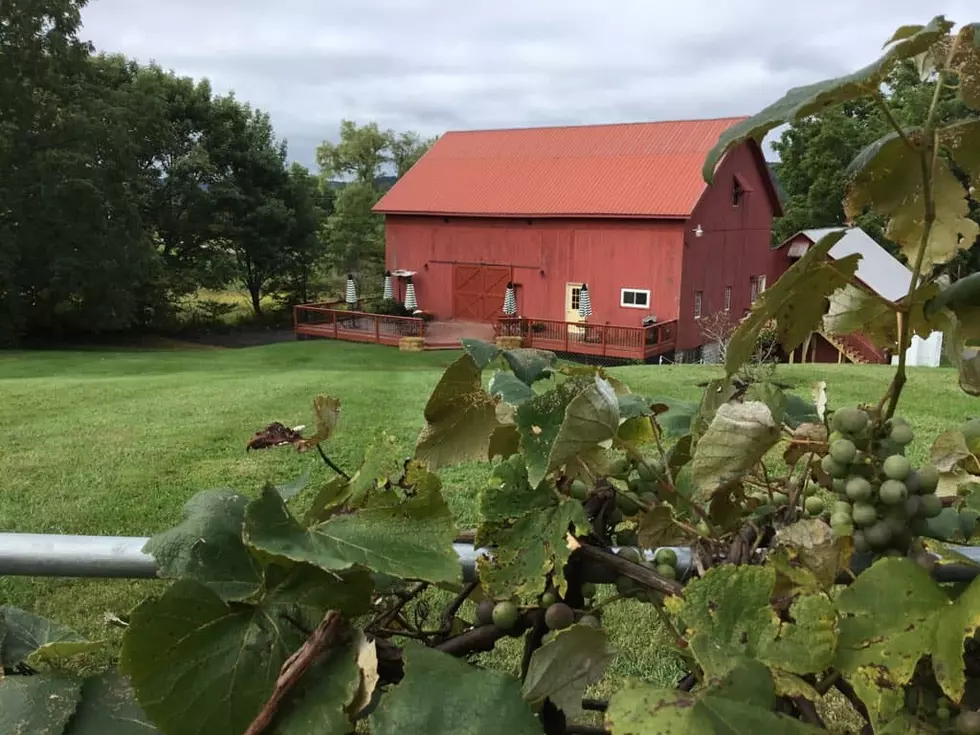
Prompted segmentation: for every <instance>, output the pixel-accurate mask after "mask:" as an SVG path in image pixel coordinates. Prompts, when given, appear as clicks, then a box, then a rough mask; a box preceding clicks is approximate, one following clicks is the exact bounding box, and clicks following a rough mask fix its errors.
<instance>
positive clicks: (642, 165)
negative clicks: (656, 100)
mask: <svg viewBox="0 0 980 735" xmlns="http://www.w3.org/2000/svg"><path fill="white" fill-rule="evenodd" d="M740 119H741V118H727V119H718V120H688V121H679V122H654V123H635V124H617V125H586V126H574V127H552V128H526V129H513V130H481V131H468V132H449V133H446V134H445V135H443V136H442V137H441V138H439V140H438V141H437V142H436V144H435V145H434V146H433V147H432V149H431V150H430V151H429V152H428V153H426V154H425V155H424V156H423V157H422V158H421V160H420V161H419V162H418V163H417V164H416V165H415V166H414V167H413V168H412V169H411V170H410V171H408V173H406V174H405V175H404V176H403V177H402V178H401V179H400V180H399V181H398V182H397V183H396V184H395V185H394V187H393V188H392V189H391V190H390V191H389V192H388V193H387V194H386V195H385V196H384V197H383V198H382V199H381V201H380V202H379V203H378V204H377V205H376V207H375V211H376V212H381V213H383V214H384V215H385V238H386V250H387V256H386V257H387V266H388V268H389V269H391V270H393V271H407V272H411V273H413V274H414V275H413V276H412V279H413V282H414V285H415V290H416V294H417V298H418V303H419V306H420V308H422V309H424V310H426V311H428V312H430V313H432V314H433V315H434V316H435V318H436V319H437V320H456V321H460V322H494V321H496V320H498V318H499V317H500V316H501V308H502V305H503V301H504V293H505V289H506V286H507V284H508V283H509V282H512V283H513V284H514V285H515V289H516V294H517V302H518V314H519V315H520V316H521V317H522V318H523V319H524V320H527V321H530V322H532V323H533V322H540V324H538V325H537V326H536V327H534V329H533V330H532V329H529V330H528V332H527V334H529V335H533V334H539V335H540V334H544V335H545V336H548V335H551V336H552V337H554V333H555V325H556V324H558V325H560V326H559V329H560V331H561V332H563V333H564V334H565V335H567V334H568V333H569V332H572V333H578V332H581V331H583V330H582V329H581V327H577V326H575V327H570V326H569V325H568V324H567V323H568V322H575V323H580V322H581V319H580V317H579V313H578V307H579V297H580V295H581V292H582V287H583V284H588V293H589V295H590V298H591V304H592V316H591V317H590V318H589V319H588V320H587V323H588V327H589V328H590V329H591V328H593V327H594V326H595V327H598V326H600V325H601V326H605V325H614V326H616V327H623V328H630V329H632V330H637V331H638V330H639V329H640V328H641V325H642V324H643V323H644V319H645V318H647V320H646V323H647V324H649V323H650V322H653V321H654V320H655V322H656V324H658V325H664V324H671V325H672V326H673V327H674V328H673V329H672V330H671V332H672V335H673V338H672V339H671V340H670V343H669V347H670V351H671V353H674V351H675V350H676V359H678V360H683V361H690V360H692V359H696V358H697V357H698V355H699V353H700V348H701V345H702V344H703V343H704V342H705V341H706V340H705V339H704V338H703V337H702V335H701V332H700V330H699V328H698V321H697V320H698V318H699V317H700V316H702V315H707V314H711V313H713V312H717V311H720V310H723V309H727V310H729V311H731V312H732V313H733V314H734V315H735V316H739V317H740V316H741V315H742V314H743V313H744V312H745V311H746V310H747V309H748V308H749V306H750V304H751V302H752V299H753V298H754V296H755V295H756V294H758V292H759V291H761V290H762V289H764V288H765V284H766V283H767V282H768V283H772V282H773V281H774V280H775V279H776V278H777V277H778V276H779V275H780V273H781V272H782V268H783V267H785V266H783V265H782V263H781V261H782V260H783V258H782V257H781V254H780V253H777V252H776V251H774V250H773V249H772V248H771V224H772V219H773V217H774V216H779V215H780V214H781V213H782V212H781V209H780V204H779V200H778V197H777V194H776V190H775V187H774V185H773V182H772V179H771V178H770V174H769V170H768V167H767V166H766V163H765V160H764V158H763V155H762V152H761V150H760V148H759V146H758V145H757V144H755V143H753V142H749V143H746V144H744V145H742V146H740V147H738V148H736V149H734V150H732V151H731V152H730V153H729V154H728V155H726V156H725V158H724V159H723V160H722V161H721V163H720V165H719V167H718V170H717V175H716V176H715V180H714V183H713V184H712V185H711V186H707V185H706V184H705V182H704V180H703V179H702V177H701V166H702V164H703V162H704V159H705V156H706V154H707V153H708V151H709V150H710V149H711V147H712V146H713V145H714V144H715V142H716V141H717V140H718V136H719V135H721V133H722V132H724V131H725V130H726V129H727V128H729V127H730V126H731V125H733V124H735V123H737V122H739V120H740ZM650 317H652V318H650ZM532 326H533V324H532ZM611 330H612V327H611V326H610V327H609V328H608V329H607V330H606V331H605V332H603V337H602V343H603V346H604V347H605V344H606V341H607V338H608V339H609V340H610V341H611V342H612V341H615V339H613V337H612V336H608V337H607V332H608V335H612V334H613V333H612V331H611ZM532 340H533V336H532ZM554 341H555V340H554V339H552V342H554ZM565 341H566V343H567V337H566V339H565ZM539 342H540V340H539ZM647 344H650V340H649V339H648V340H647ZM664 344H665V345H666V344H667V343H666V342H664ZM542 346H545V345H544V344H542ZM551 346H555V345H551ZM665 349H666V348H665ZM570 351H574V352H588V351H589V350H587V349H570ZM661 351H663V350H661ZM656 352H657V350H656V349H653V350H647V352H646V354H644V355H643V356H644V357H651V356H652V354H651V353H656ZM610 354H612V353H610ZM669 356H670V357H674V354H671V355H669Z"/></svg>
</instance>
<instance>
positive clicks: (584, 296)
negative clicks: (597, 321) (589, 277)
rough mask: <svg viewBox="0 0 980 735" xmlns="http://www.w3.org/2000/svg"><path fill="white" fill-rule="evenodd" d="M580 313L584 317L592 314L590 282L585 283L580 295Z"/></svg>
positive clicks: (586, 317)
mask: <svg viewBox="0 0 980 735" xmlns="http://www.w3.org/2000/svg"><path fill="white" fill-rule="evenodd" d="M578 315H579V316H580V317H582V318H583V319H588V318H589V317H590V316H592V298H591V297H590V296H589V284H587V283H583V284H582V290H581V291H580V292H579V296H578Z"/></svg>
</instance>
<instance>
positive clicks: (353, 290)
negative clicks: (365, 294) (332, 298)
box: [344, 273, 357, 306]
mask: <svg viewBox="0 0 980 735" xmlns="http://www.w3.org/2000/svg"><path fill="white" fill-rule="evenodd" d="M344 301H346V302H347V303H348V304H350V305H351V306H353V305H354V304H356V303H357V286H355V285H354V276H352V275H351V274H350V273H348V274H347V293H346V295H345V296H344Z"/></svg>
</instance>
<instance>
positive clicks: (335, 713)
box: [275, 646, 361, 735]
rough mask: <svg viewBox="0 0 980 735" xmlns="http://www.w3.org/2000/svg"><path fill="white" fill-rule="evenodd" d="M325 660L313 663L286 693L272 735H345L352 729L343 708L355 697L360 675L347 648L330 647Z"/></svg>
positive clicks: (349, 647) (351, 653)
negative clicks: (285, 702) (285, 703)
mask: <svg viewBox="0 0 980 735" xmlns="http://www.w3.org/2000/svg"><path fill="white" fill-rule="evenodd" d="M329 654H330V655H329V657H328V658H327V660H326V661H320V662H317V663H315V664H314V665H313V666H312V667H310V670H309V671H307V672H306V673H305V674H304V675H303V678H302V679H300V682H299V684H298V685H297V686H296V687H295V688H294V689H293V691H292V692H290V699H289V700H288V703H287V705H286V706H284V707H282V708H281V709H280V710H279V713H278V716H277V719H276V723H277V725H276V730H275V732H276V735H309V734H310V733H323V735H345V734H346V733H348V732H351V731H352V730H353V729H354V728H353V726H352V725H351V719H350V717H349V716H348V715H347V712H345V709H344V708H345V707H347V705H348V704H350V703H351V701H352V700H353V699H354V697H355V696H356V695H357V689H358V686H359V684H360V680H361V677H360V672H359V671H358V668H357V663H356V661H355V652H354V649H353V647H351V646H343V647H340V648H332V649H330V651H329Z"/></svg>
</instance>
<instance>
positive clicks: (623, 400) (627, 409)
mask: <svg viewBox="0 0 980 735" xmlns="http://www.w3.org/2000/svg"><path fill="white" fill-rule="evenodd" d="M616 400H617V401H618V402H619V417H620V418H621V419H626V420H628V419H635V418H638V417H640V416H653V410H652V409H651V408H650V406H652V405H653V404H654V403H657V402H658V401H653V400H650V399H649V398H644V397H643V396H640V395H637V394H636V393H627V394H625V395H617V396H616ZM668 408H669V407H665V409H664V410H665V412H666V411H667V409H668Z"/></svg>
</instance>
